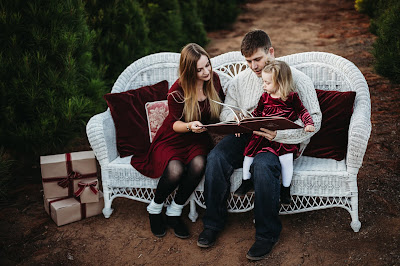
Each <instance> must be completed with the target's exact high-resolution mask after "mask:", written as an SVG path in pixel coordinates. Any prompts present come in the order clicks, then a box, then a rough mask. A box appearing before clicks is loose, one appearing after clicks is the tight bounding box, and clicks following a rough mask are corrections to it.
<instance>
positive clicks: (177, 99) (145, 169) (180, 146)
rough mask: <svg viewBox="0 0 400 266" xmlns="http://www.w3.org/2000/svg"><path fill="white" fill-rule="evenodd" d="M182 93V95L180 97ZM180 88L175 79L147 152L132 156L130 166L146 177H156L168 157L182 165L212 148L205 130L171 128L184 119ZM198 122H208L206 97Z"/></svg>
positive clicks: (217, 86)
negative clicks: (166, 110) (159, 125)
mask: <svg viewBox="0 0 400 266" xmlns="http://www.w3.org/2000/svg"><path fill="white" fill-rule="evenodd" d="M213 76H214V87H215V89H216V91H217V93H218V94H219V97H220V99H221V101H223V100H224V94H223V90H222V87H221V83H220V80H219V77H218V75H217V74H216V73H213ZM179 95H181V96H179ZM182 96H183V89H182V87H181V86H180V84H179V80H177V81H176V82H175V83H174V84H173V85H172V87H171V88H170V89H169V93H168V97H167V99H168V108H169V113H168V116H167V117H166V118H165V120H164V123H163V124H162V126H161V127H160V129H159V130H158V131H157V134H156V136H155V137H154V140H153V142H152V143H151V145H150V149H149V151H148V153H147V154H146V155H144V156H140V157H135V156H133V157H132V159H131V165H132V166H133V167H134V168H135V169H136V170H138V171H139V172H140V173H142V174H143V175H145V176H148V177H151V178H158V177H160V176H161V175H162V173H163V172H164V169H165V168H166V167H167V165H168V162H169V161H170V160H179V161H181V162H182V163H184V164H185V165H186V164H188V163H189V162H190V161H191V160H192V159H193V158H194V157H196V156H197V155H207V154H208V153H209V151H210V150H211V149H212V148H213V142H212V140H211V138H210V136H209V134H208V133H207V132H203V133H194V132H187V133H177V132H175V131H174V130H173V129H172V126H173V124H174V123H175V122H176V121H179V120H180V121H184V118H183V114H182V112H183V107H184V103H183V97H182ZM199 105H200V111H201V121H200V122H201V123H203V124H208V123H211V122H215V121H210V116H211V114H210V105H209V102H208V99H206V100H205V101H202V102H200V101H199Z"/></svg>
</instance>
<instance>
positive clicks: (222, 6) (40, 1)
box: [0, 0, 243, 192]
mask: <svg viewBox="0 0 400 266" xmlns="http://www.w3.org/2000/svg"><path fill="white" fill-rule="evenodd" d="M241 2H243V0H233V1H225V0H223V1H209V0H170V1H164V0H63V1H48V0H30V1H24V0H13V1H1V2H0V49H1V50H0V140H1V142H0V149H1V156H0V173H3V172H4V171H5V172H10V171H12V172H15V170H16V169H17V170H18V169H25V170H28V171H29V169H32V166H35V165H36V166H37V165H38V164H39V156H40V155H46V154H57V153H62V152H66V151H75V150H79V149H80V147H82V143H83V146H85V145H86V147H87V144H85V143H87V140H86V134H85V125H86V123H87V121H88V120H89V118H90V117H91V116H93V115H94V114H96V113H99V112H101V111H104V110H105V109H106V104H105V101H104V100H103V99H102V96H103V95H104V94H105V93H107V92H109V91H110V89H111V86H112V85H113V83H114V82H115V80H116V79H117V78H118V76H119V74H120V73H121V72H122V71H123V70H124V69H125V68H126V67H127V66H128V65H129V64H131V63H132V62H133V61H135V60H137V59H138V58H141V57H143V56H145V55H148V54H151V53H156V52H161V51H169V52H179V51H180V49H181V48H182V47H183V46H184V45H185V44H186V43H189V42H196V43H198V44H200V45H202V46H205V45H206V44H207V43H208V39H207V35H206V29H219V28H222V27H226V26H227V25H229V24H230V23H232V22H233V21H234V20H235V18H236V16H237V14H238V5H239V3H241ZM11 162H14V163H13V164H11ZM11 165H13V167H12V168H13V169H12V170H10V169H11ZM21 172H23V171H22V170H21ZM27 174H28V175H29V173H27ZM3 176H9V175H6V174H2V176H0V180H1V178H2V177H3ZM0 184H2V183H1V181H0ZM1 190H2V189H1V185H0V192H1Z"/></svg>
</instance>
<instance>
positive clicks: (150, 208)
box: [147, 199, 164, 214]
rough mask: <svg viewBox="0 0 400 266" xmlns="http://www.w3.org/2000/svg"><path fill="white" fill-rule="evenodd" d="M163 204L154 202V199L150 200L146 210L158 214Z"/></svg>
mask: <svg viewBox="0 0 400 266" xmlns="http://www.w3.org/2000/svg"><path fill="white" fill-rule="evenodd" d="M163 206H164V203H160V204H158V203H155V202H154V199H152V200H151V201H150V204H149V205H148V206H147V211H148V213H149V214H160V213H161V211H162V208H163Z"/></svg>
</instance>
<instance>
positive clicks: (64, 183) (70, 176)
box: [57, 171, 82, 188]
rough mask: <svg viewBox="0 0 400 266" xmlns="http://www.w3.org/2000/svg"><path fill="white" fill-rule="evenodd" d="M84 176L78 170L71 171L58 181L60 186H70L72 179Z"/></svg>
mask: <svg viewBox="0 0 400 266" xmlns="http://www.w3.org/2000/svg"><path fill="white" fill-rule="evenodd" d="M79 178H82V175H81V174H80V173H78V172H75V171H71V172H70V173H69V174H68V175H67V176H66V177H65V178H63V179H61V180H60V181H58V182H57V184H58V185H59V186H60V187H63V188H66V187H68V186H69V184H70V182H72V179H79Z"/></svg>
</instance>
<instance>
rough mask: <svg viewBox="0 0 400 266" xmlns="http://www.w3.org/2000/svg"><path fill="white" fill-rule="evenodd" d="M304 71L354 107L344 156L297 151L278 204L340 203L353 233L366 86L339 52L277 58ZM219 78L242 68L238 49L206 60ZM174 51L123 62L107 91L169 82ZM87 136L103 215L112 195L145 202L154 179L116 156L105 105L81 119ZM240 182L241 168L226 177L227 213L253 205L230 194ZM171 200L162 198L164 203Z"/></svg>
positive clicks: (366, 132) (199, 196) (366, 120)
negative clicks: (286, 193)
mask: <svg viewBox="0 0 400 266" xmlns="http://www.w3.org/2000/svg"><path fill="white" fill-rule="evenodd" d="M278 59H280V60H283V61H286V62H287V63H288V64H289V65H291V66H293V67H295V68H297V69H298V70H300V71H302V72H304V73H305V74H307V75H308V76H309V77H310V78H311V79H312V80H313V82H314V85H315V88H316V89H323V90H337V91H346V90H351V91H355V92H356V98H355V102H354V111H353V115H352V117H351V121H350V126H349V137H348V147H347V153H346V158H345V159H344V160H342V161H336V160H333V159H321V158H313V157H307V156H302V157H300V158H299V159H298V160H296V161H295V164H294V176H293V180H292V185H291V194H292V198H293V202H292V204H291V205H290V206H288V207H284V206H282V207H281V210H280V213H281V214H291V213H299V212H305V211H311V210H318V209H326V208H332V207H341V208H344V209H346V210H347V211H348V212H349V213H350V215H351V219H352V221H351V224H350V225H351V227H352V229H353V230H354V231H355V232H358V231H359V229H360V227H361V223H360V221H359V218H358V189H357V174H358V171H359V168H360V167H361V165H362V161H363V157H364V154H365V151H366V148H367V143H368V139H369V136H370V132H371V122H370V116H371V104H370V96H369V89H368V85H367V83H366V81H365V78H364V76H363V75H362V74H361V72H360V71H359V69H358V68H357V67H356V66H355V65H354V64H353V63H351V62H350V61H348V60H347V59H344V58H342V57H340V56H337V55H334V54H329V53H322V52H307V53H299V54H293V55H288V56H284V57H280V58H278ZM211 61H212V65H213V69H214V70H215V71H216V72H218V74H219V76H220V79H221V83H222V85H223V86H224V84H226V82H227V81H228V80H229V79H231V78H232V77H233V76H235V75H237V74H238V73H239V72H240V71H242V70H244V69H246V68H247V65H246V62H245V60H244V58H243V57H242V55H241V54H240V52H229V53H225V54H222V55H219V56H216V57H214V58H212V59H211ZM178 64H179V54H178V53H158V54H152V55H149V56H146V57H143V58H141V59H139V60H137V61H135V62H133V63H132V64H131V65H130V66H129V67H127V68H126V69H125V70H124V71H123V73H122V74H121V75H120V76H119V78H118V79H117V81H116V82H115V84H114V86H113V88H112V91H111V92H112V93H117V92H122V91H127V90H131V89H136V88H139V87H142V86H146V85H151V84H155V83H157V82H159V81H162V80H167V81H168V84H169V86H171V85H172V84H173V83H174V82H175V80H176V79H177V75H178ZM87 135H88V139H89V142H90V145H91V146H92V149H93V151H94V153H95V155H96V157H97V159H98V161H99V163H100V167H101V174H102V184H103V192H104V201H105V207H104V209H103V214H104V216H105V217H106V218H109V217H110V215H111V213H112V211H113V209H112V208H111V204H112V201H113V200H114V199H115V198H117V197H125V198H130V199H134V200H138V201H142V202H146V203H148V202H150V201H151V199H152V198H153V197H154V189H155V188H156V186H157V182H158V179H151V178H147V177H145V176H143V175H141V174H140V173H139V172H138V171H136V170H135V169H134V168H133V167H132V166H131V165H130V158H131V157H130V156H129V157H125V158H120V157H119V156H118V152H117V147H116V135H115V127H114V122H113V120H112V117H111V113H110V110H109V109H108V110H107V111H105V112H103V113H101V114H97V115H95V116H93V117H92V118H91V119H90V121H89V122H88V124H87ZM240 183H241V169H237V170H235V171H234V173H233V175H232V177H231V196H230V197H229V199H228V211H229V212H245V211H249V210H251V209H253V207H254V194H253V193H248V194H247V196H245V197H234V196H233V191H235V190H236V188H238V187H239V185H240ZM203 185H204V180H203V181H202V182H201V183H200V184H199V186H198V187H197V189H196V190H195V192H194V193H193V194H192V196H191V198H190V199H189V201H188V202H189V203H190V212H189V218H190V219H191V220H192V221H193V222H194V221H196V219H197V216H198V214H197V211H196V204H197V205H199V206H201V207H203V208H205V203H204V197H203ZM170 201H171V197H169V198H168V200H167V203H166V204H168V203H169V202H170Z"/></svg>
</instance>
